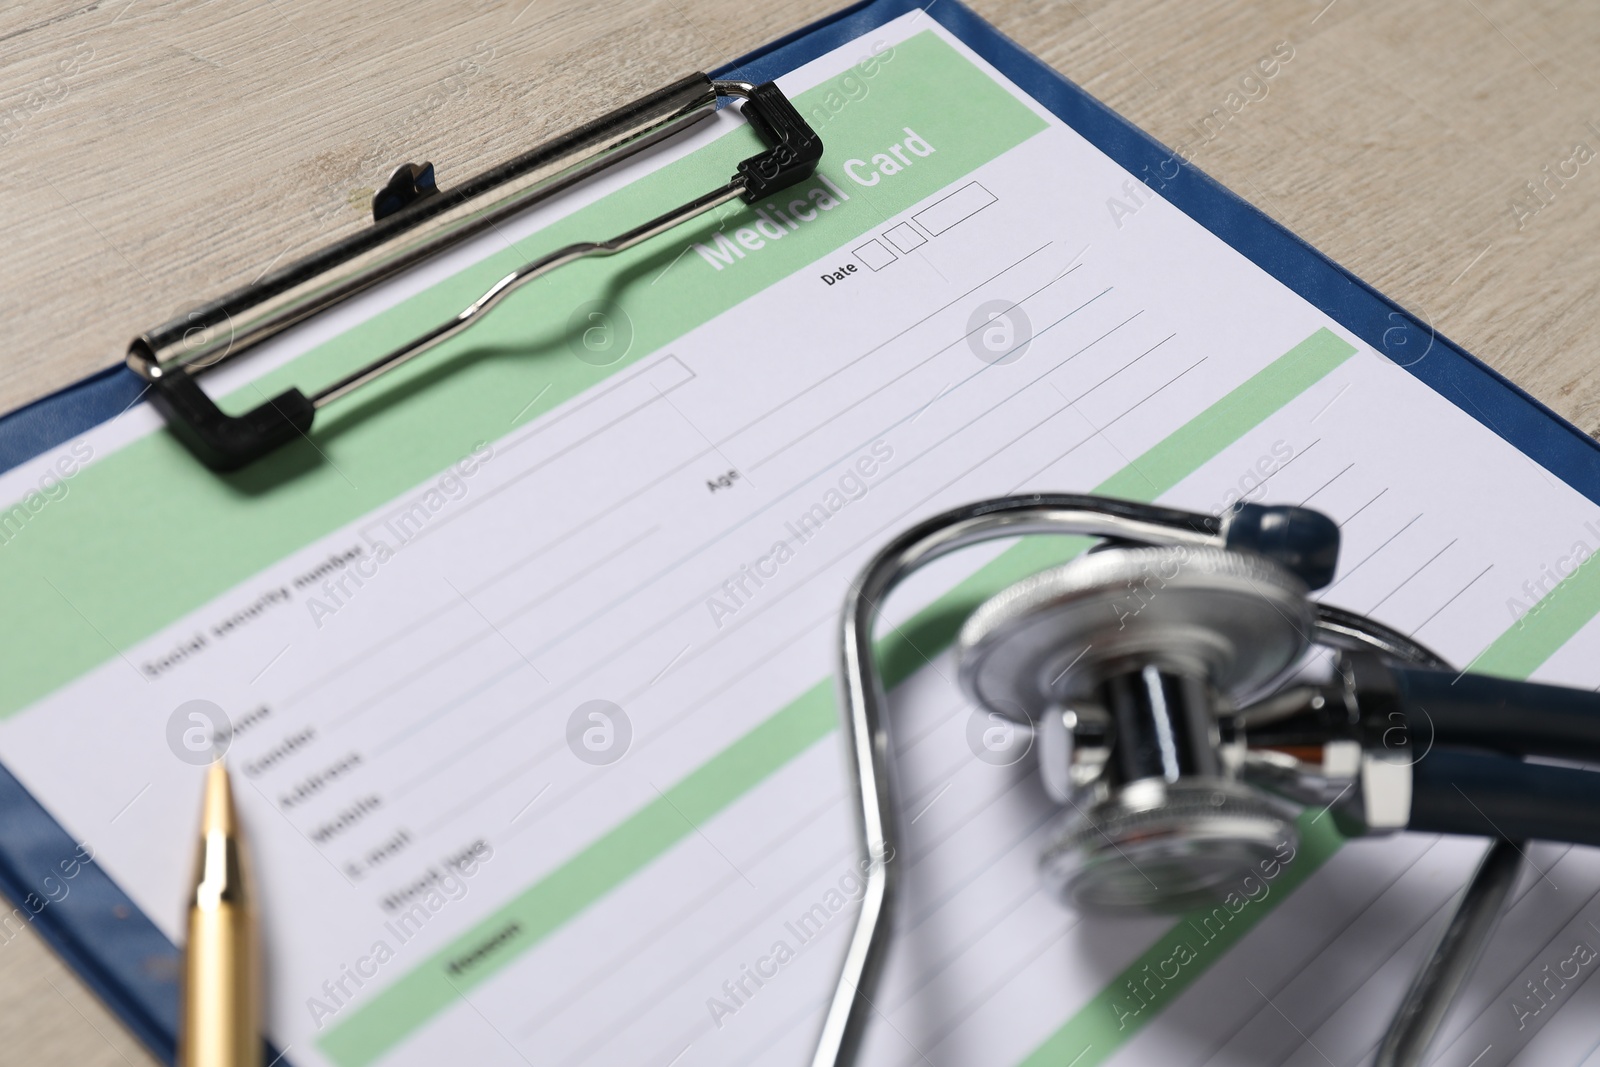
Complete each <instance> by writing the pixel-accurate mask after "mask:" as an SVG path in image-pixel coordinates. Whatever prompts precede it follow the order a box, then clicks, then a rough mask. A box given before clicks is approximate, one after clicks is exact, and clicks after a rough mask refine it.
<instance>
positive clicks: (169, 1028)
mask: <svg viewBox="0 0 1600 1067" xmlns="http://www.w3.org/2000/svg"><path fill="white" fill-rule="evenodd" d="M922 6H923V4H922V3H921V2H918V0H869V2H866V3H861V4H858V5H856V6H854V7H850V8H847V9H845V10H844V11H841V12H839V13H837V14H835V15H832V16H829V17H828V18H825V19H823V20H821V21H819V22H817V23H814V24H813V25H811V26H808V27H806V28H805V29H802V30H799V31H797V32H795V33H792V34H790V35H789V36H787V37H784V38H781V39H779V40H777V41H774V42H772V43H771V44H769V45H767V46H765V47H764V48H761V49H759V50H757V51H755V52H752V53H751V54H749V55H747V56H744V57H742V58H741V59H739V60H737V61H736V62H734V63H732V64H730V65H729V66H728V67H726V68H724V69H722V70H719V71H716V72H714V76H716V77H719V78H737V79H740V80H745V81H752V82H761V81H768V80H771V79H774V78H776V77H779V76H780V75H782V74H784V73H785V72H787V71H790V70H793V69H795V68H797V67H799V66H801V65H802V64H804V63H807V62H809V61H811V60H813V59H815V58H817V57H819V56H821V55H823V54H825V53H827V52H829V51H832V50H833V49H835V48H837V47H839V46H840V45H842V44H845V43H847V42H849V41H850V40H853V39H854V38H856V37H859V36H861V35H863V34H866V33H868V32H870V31H872V30H873V29H875V28H877V27H879V26H881V25H883V24H884V23H886V22H888V21H890V20H892V19H895V18H898V17H899V16H901V15H904V14H907V13H909V12H912V11H915V10H917V9H918V8H920V7H922ZM927 16H928V17H929V18H931V19H933V20H935V21H937V22H938V23H940V24H941V25H942V26H944V28H945V29H947V30H949V31H950V32H951V33H953V34H955V35H956V36H957V37H959V38H960V39H961V40H962V41H964V42H965V43H966V44H967V46H968V47H970V48H971V49H972V50H973V51H975V52H976V53H977V54H978V55H980V56H981V57H983V59H985V60H986V61H988V62H989V63H990V64H992V65H993V66H994V67H995V68H996V69H998V70H999V71H1000V72H1001V73H1002V74H1004V75H1005V76H1006V77H1008V78H1010V79H1011V80H1012V81H1013V82H1014V83H1016V84H1017V86H1019V87H1020V88H1021V89H1022V90H1023V91H1024V92H1026V93H1028V94H1029V95H1030V96H1032V97H1033V98H1034V99H1035V100H1037V101H1038V102H1039V103H1041V104H1042V105H1044V106H1045V107H1046V108H1048V109H1049V110H1050V111H1051V112H1052V113H1054V114H1055V115H1056V116H1057V117H1058V118H1060V119H1061V120H1062V121H1063V122H1065V123H1066V124H1067V125H1069V126H1071V127H1072V128H1073V129H1074V130H1076V131H1077V132H1078V133H1079V134H1081V135H1082V136H1083V137H1084V138H1085V139H1086V140H1088V141H1089V143H1091V144H1093V145H1094V146H1095V147H1096V148H1098V149H1100V151H1102V152H1104V153H1105V154H1106V155H1108V156H1110V157H1111V158H1112V159H1113V160H1115V161H1116V162H1117V163H1118V164H1120V165H1121V166H1122V167H1124V168H1125V169H1126V170H1128V171H1129V172H1131V173H1132V174H1134V175H1135V176H1138V177H1141V179H1142V180H1147V181H1148V180H1149V176H1159V179H1158V180H1159V192H1160V193H1161V195H1162V196H1164V197H1165V198H1166V199H1167V200H1168V201H1170V202H1171V203H1172V204H1174V205H1175V206H1177V207H1178V208H1179V209H1180V210H1182V211H1183V212H1185V213H1186V214H1188V215H1189V216H1190V217H1191V218H1193V219H1194V220H1195V221H1196V222H1198V223H1200V224H1201V225H1202V226H1204V227H1205V228H1206V229H1208V230H1210V231H1211V232H1212V233H1214V234H1215V235H1216V236H1218V237H1219V238H1221V239H1222V240H1223V241H1225V242H1227V243H1228V244H1229V245H1231V246H1232V247H1233V248H1234V249H1235V250H1236V251H1238V252H1239V253H1241V254H1242V255H1244V256H1245V257H1246V258H1248V259H1249V260H1250V261H1251V262H1253V263H1255V264H1256V265H1257V266H1259V267H1260V268H1261V269H1263V270H1265V271H1266V272H1267V273H1268V274H1270V275H1272V276H1273V277H1274V278H1276V279H1277V280H1278V281H1280V282H1282V283H1283V284H1284V285H1286V286H1288V287H1289V288H1290V289H1293V290H1294V291H1295V292H1296V293H1298V294H1299V295H1300V296H1301V297H1303V298H1304V299H1306V300H1307V301H1309V302H1310V303H1311V304H1313V305H1314V306H1315V307H1317V308H1318V309H1319V310H1320V311H1322V312H1324V313H1325V314H1327V315H1328V316H1329V317H1330V318H1332V319H1334V320H1335V321H1337V322H1338V323H1340V324H1341V325H1342V326H1344V327H1345V328H1346V329H1348V330H1349V331H1350V332H1351V333H1353V334H1355V335H1356V336H1358V337H1360V338H1361V339H1362V340H1363V341H1365V342H1366V343H1367V344H1368V345H1370V346H1372V347H1373V348H1374V349H1376V350H1377V351H1379V352H1382V353H1384V354H1386V355H1388V356H1389V357H1390V358H1391V359H1393V360H1394V361H1395V362H1396V363H1398V364H1400V365H1401V366H1404V367H1405V368H1406V369H1407V370H1408V371H1410V372H1411V373H1412V374H1413V375H1415V376H1416V377H1417V378H1418V379H1420V380H1421V381H1423V382H1425V383H1427V385H1428V386H1430V387H1431V388H1432V389H1434V390H1435V391H1436V392H1438V393H1440V394H1441V395H1442V396H1444V397H1446V398H1447V399H1448V400H1450V401H1451V402H1452V403H1453V404H1455V405H1456V406H1457V407H1459V408H1461V409H1462V410H1463V411H1465V412H1466V413H1467V414H1469V415H1471V416H1472V417H1473V418H1474V419H1476V420H1477V421H1479V422H1480V423H1482V424H1483V425H1485V426H1486V427H1488V428H1489V429H1490V430H1491V431H1493V432H1494V433H1495V434H1497V435H1498V436H1499V437H1501V438H1502V439H1504V440H1505V441H1506V442H1508V443H1509V444H1511V445H1512V446H1513V447H1515V448H1517V449H1519V450H1520V451H1521V452H1523V453H1524V454H1526V455H1527V456H1529V457H1530V458H1531V459H1533V460H1534V461H1535V462H1537V463H1538V464H1540V465H1541V466H1543V467H1544V468H1546V469H1547V470H1549V471H1551V472H1552V473H1554V474H1555V475H1556V476H1557V477H1559V478H1561V479H1562V480H1563V481H1565V482H1566V483H1567V484H1568V485H1570V486H1572V487H1573V488H1574V489H1576V490H1578V492H1580V493H1582V494H1583V495H1584V496H1586V497H1587V498H1589V499H1590V500H1593V501H1595V502H1596V503H1600V443H1597V442H1595V441H1594V440H1593V439H1591V438H1590V437H1589V436H1588V435H1587V434H1585V433H1584V432H1583V431H1581V430H1579V429H1578V428H1577V427H1575V426H1573V425H1571V424H1570V423H1568V422H1566V421H1565V420H1564V419H1562V418H1561V417H1559V416H1558V415H1556V414H1555V413H1554V412H1552V411H1550V410H1549V409H1548V408H1546V407H1545V406H1544V405H1542V404H1540V403H1539V402H1538V401H1537V400H1535V399H1533V398H1532V397H1531V396H1529V395H1528V394H1527V393H1525V392H1523V391H1522V390H1521V389H1519V388H1518V387H1517V386H1516V385H1514V384H1512V383H1511V382H1510V381H1508V380H1507V379H1506V378H1504V377H1503V376H1501V375H1500V374H1498V373H1496V372H1495V371H1494V370H1492V369H1490V368H1489V367H1488V366H1486V365H1484V364H1483V363H1482V362H1480V361H1479V360H1478V359H1476V358H1474V357H1473V356H1472V355H1470V354H1469V353H1467V352H1466V351H1465V350H1463V349H1462V348H1461V347H1460V346H1459V345H1457V344H1455V343H1454V342H1452V341H1449V340H1448V339H1446V338H1444V337H1442V336H1440V335H1439V334H1438V333H1437V332H1436V331H1435V330H1434V329H1433V328H1432V326H1431V325H1430V324H1428V323H1427V322H1425V321H1422V320H1420V319H1419V318H1418V317H1416V316H1415V315H1413V314H1411V313H1410V312H1408V311H1407V310H1405V309H1404V308H1402V307H1400V305H1398V304H1396V303H1395V302H1394V301H1393V300H1390V299H1389V298H1387V297H1385V296H1384V295H1383V294H1382V293H1379V292H1378V291H1377V290H1375V289H1373V288H1372V287H1371V286H1370V285H1367V284H1366V283H1365V282H1363V281H1362V280H1361V279H1359V278H1357V277H1355V276H1354V275H1353V274H1351V273H1350V272H1349V271H1347V270H1345V269H1344V268H1342V267H1340V266H1339V265H1338V264H1336V263H1334V262H1333V261H1331V260H1330V259H1328V258H1327V257H1326V256H1324V255H1323V254H1322V253H1320V252H1318V251H1317V250H1316V249H1314V248H1312V247H1311V246H1310V245H1308V244H1306V243H1305V242H1304V241H1302V240H1301V239H1300V238H1298V237H1296V236H1295V235H1294V234H1292V233H1290V232H1289V231H1288V230H1286V229H1284V228H1283V227H1282V226H1281V225H1279V224H1278V223H1277V222H1275V221H1273V220H1272V219H1271V218H1269V217H1268V216H1267V215H1265V214H1263V213H1262V212H1261V211H1259V210H1258V209H1256V208H1255V207H1253V206H1252V205H1250V204H1248V203H1246V202H1245V201H1244V200H1242V199H1240V198H1239V197H1238V196H1236V195H1234V194H1233V193H1232V192H1229V191H1228V190H1227V189H1225V188H1223V187H1222V186H1221V185H1219V184H1217V183H1216V182H1215V181H1213V180H1212V179H1210V178H1208V177H1207V176H1206V175H1204V174H1202V173H1200V172H1199V171H1198V170H1196V169H1195V168H1194V167H1193V166H1192V165H1189V164H1184V165H1182V166H1181V167H1178V168H1177V174H1176V176H1175V177H1171V178H1168V177H1167V176H1166V174H1167V169H1168V168H1170V167H1171V165H1172V163H1171V161H1172V160H1173V158H1174V156H1173V153H1172V151H1171V150H1169V149H1168V148H1167V147H1166V146H1164V145H1162V144H1161V143H1160V142H1158V141H1157V140H1156V139H1155V138H1153V137H1151V136H1150V135H1149V134H1147V133H1145V132H1144V131H1142V130H1140V129H1139V128H1138V127H1136V126H1134V125H1133V124H1132V123H1131V122H1129V121H1128V120H1127V119H1125V118H1123V117H1122V116H1120V115H1118V114H1117V113H1116V112H1114V111H1112V110H1111V109H1110V108H1108V107H1107V106H1106V105H1104V104H1102V103H1100V102H1099V101H1098V100H1096V99H1094V98H1093V97H1092V96H1090V95H1089V94H1088V93H1087V92H1085V91H1084V90H1083V89H1081V88H1079V87H1078V86H1077V85H1074V84H1073V83H1072V82H1070V81H1068V80H1067V79H1066V78H1064V77H1062V76H1061V75H1060V74H1059V73H1057V72H1056V71H1055V70H1053V69H1051V68H1050V67H1048V66H1046V65H1045V64H1044V63H1043V62H1041V61H1040V60H1038V59H1037V58H1035V57H1034V56H1032V55H1030V54H1028V52H1027V51H1025V50H1024V49H1023V48H1021V47H1020V46H1019V45H1017V44H1016V42H1014V41H1012V40H1010V39H1009V38H1007V37H1006V36H1005V35H1004V34H1002V33H1000V31H998V30H996V29H995V28H994V27H993V26H991V25H989V23H987V22H985V21H984V20H983V19H982V18H980V17H979V16H978V15H977V14H975V13H974V12H972V11H971V10H970V9H968V8H966V7H964V6H962V5H961V4H960V3H959V2H958V0H937V2H935V3H934V4H933V5H932V7H931V8H930V9H929V10H928V11H927ZM1423 357H1425V358H1423ZM143 391H144V386H143V383H142V381H141V380H140V379H139V378H138V377H137V376H136V375H135V374H134V373H133V372H132V371H131V370H129V369H127V368H126V367H121V366H118V367H113V368H109V369H107V370H104V371H101V372H99V373H97V374H94V375H92V376H90V377H88V378H85V379H84V380H83V381H80V382H77V383H76V384H74V385H71V386H68V387H67V388H65V389H62V390H61V391H59V392H57V393H54V394H52V395H50V396H47V397H45V398H43V399H41V400H38V401H35V402H34V403H32V404H29V405H27V406H26V407H23V408H21V409H19V410H17V411H14V412H12V413H10V414H8V415H5V416H4V417H0V472H3V471H6V470H10V469H11V468H12V467H15V466H17V465H18V464H20V463H23V462H25V461H26V460H28V459H31V458H33V457H34V456H37V455H39V454H40V453H42V452H45V451H47V450H48V449H51V448H53V447H55V446H57V445H59V444H62V443H63V442H65V441H67V440H70V439H71V438H72V437H74V436H76V435H78V434H80V433H83V432H85V431H87V430H89V429H90V428H92V427H94V426H97V425H99V424H100V423H102V422H105V421H108V420H110V419H112V418H115V417H116V416H117V415H119V414H121V413H122V412H123V411H125V410H127V409H128V408H129V407H130V406H132V405H134V404H136V403H140V402H142V397H143ZM196 476H197V477H199V476H205V475H204V472H203V471H201V470H200V468H199V467H198V466H197V467H196ZM68 870H72V871H73V874H72V875H71V877H68V876H67V874H66V872H67V871H68ZM47 878H48V879H51V881H50V882H49V883H47V882H46V879H47ZM63 889H64V890H65V891H64V892H63ZM0 890H3V891H4V893H5V895H6V896H7V897H8V898H10V900H11V902H12V904H13V905H14V908H13V910H12V911H11V912H9V913H0V930H4V931H5V933H4V934H0V940H10V938H11V937H13V936H16V935H15V933H14V932H13V931H14V930H15V928H16V927H17V925H18V924H19V923H28V924H30V925H32V926H33V928H34V929H35V930H37V931H38V932H39V933H40V934H41V935H42V936H43V937H44V938H45V940H46V941H48V942H49V943H50V944H51V946H52V947H53V948H54V949H55V950H56V951H57V952H58V953H59V954H60V955H61V957H62V958H63V959H64V960H66V962H67V963H68V964H69V965H71V966H72V968H73V969H74V970H76V971H77V972H78V974H79V976H80V977H81V978H82V979H83V980H84V981H85V982H86V983H87V984H88V985H89V986H90V988H92V989H93V990H94V991H95V992H96V993H97V994H98V995H99V996H100V997H101V999H102V1000H104V1001H105V1002H106V1003H107V1004H108V1005H109V1006H110V1007H111V1009H112V1010H113V1011H115V1012H116V1013H117V1014H118V1015H119V1016H120V1017H121V1018H122V1020H123V1022H124V1023H126V1024H127V1026H128V1028H129V1029H130V1030H132V1031H133V1032H134V1034H135V1035H137V1036H138V1037H139V1039H140V1040H141V1041H142V1042H143V1043H144V1044H145V1045H146V1046H147V1047H148V1048H150V1049H151V1051H152V1052H154V1053H155V1054H156V1055H157V1056H158V1057H160V1058H161V1059H162V1060H164V1061H166V1062H168V1063H171V1062H172V1061H173V1058H174V1053H175V1046H176V1033H177V1021H178V986H177V978H178V973H179V972H178V953H177V949H176V947H175V946H174V945H173V944H172V943H171V942H170V941H168V940H167V938H166V936H165V935H164V934H162V933H161V931H160V930H158V929H157V928H156V926H155V924H154V923H152V922H151V921H150V920H149V918H148V917H146V916H145V915H144V914H143V913H142V912H140V911H139V909H138V908H137V907H135V906H134V904H133V903H132V901H131V900H130V899H129V898H128V896H127V894H126V893H124V892H123V891H122V890H121V889H120V888H119V887H118V886H117V885H116V883H115V882H113V881H112V880H111V878H110V877H109V876H108V875H107V874H106V873H105V872H104V871H103V870H101V869H100V868H99V867H98V866H97V865H95V864H94V863H92V862H87V863H85V862H82V861H81V857H80V854H79V852H78V845H77V843H76V842H74V841H73V840H72V838H71V837H70V836H69V835H68V834H67V832H66V830H64V829H63V828H62V827H61V825H60V824H59V823H57V822H56V821H55V819H54V818H52V817H51V815H50V814H49V813H48V812H47V811H45V810H44V808H43V807H42V806H41V805H40V804H39V803H38V801H37V800H35V799H34V798H33V797H32V796H31V795H30V794H29V793H28V791H27V790H26V789H25V788H24V787H23V786H22V785H21V783H19V782H18V781H17V779H16V778H15V777H13V776H12V775H11V774H10V773H9V772H8V771H7V770H5V768H4V767H3V766H0ZM6 914H9V915H10V916H11V918H10V919H9V920H7V919H6V917H5V916H6ZM279 1062H280V1063H284V1061H282V1060H280V1061H279ZM285 1067H286V1064H285Z"/></svg>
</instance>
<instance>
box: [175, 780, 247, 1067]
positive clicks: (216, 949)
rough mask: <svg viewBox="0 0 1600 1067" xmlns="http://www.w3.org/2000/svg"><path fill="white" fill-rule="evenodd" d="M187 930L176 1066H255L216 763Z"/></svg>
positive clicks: (242, 895)
mask: <svg viewBox="0 0 1600 1067" xmlns="http://www.w3.org/2000/svg"><path fill="white" fill-rule="evenodd" d="M188 935H189V936H188V942H187V944H186V946H185V948H184V956H183V1003H182V1008H181V1011H182V1018H181V1020H180V1022H179V1026H178V1064H179V1067H260V1064H261V1025H260V1023H261V1014H260V984H259V977H258V975H259V962H258V956H259V949H258V945H257V941H256V916H255V903H254V901H253V900H252V899H251V893H250V868H249V864H248V861H247V857H246V856H245V851H244V842H243V840H242V839H241V837H240V834H239V825H238V821H237V819H236V817H235V814H234V810H233V787H232V786H231V785H230V784H229V780H228V770H227V768H226V767H225V766H224V765H223V763H222V761H221V760H217V761H216V762H214V763H212V764H211V767H210V769H209V770H208V771H207V772H206V789H205V800H204V802H203V804H202V806H201V809H200V848H199V851H198V854H197V860H196V864H195V885H194V896H193V897H192V898H191V900H190V901H189V931H188Z"/></svg>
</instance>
